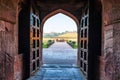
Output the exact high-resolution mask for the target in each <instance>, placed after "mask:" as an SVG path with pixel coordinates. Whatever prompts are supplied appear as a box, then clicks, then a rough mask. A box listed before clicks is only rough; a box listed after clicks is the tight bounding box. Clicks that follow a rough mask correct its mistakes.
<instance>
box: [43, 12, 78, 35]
mask: <svg viewBox="0 0 120 80" xmlns="http://www.w3.org/2000/svg"><path fill="white" fill-rule="evenodd" d="M43 29H44V33H50V32H65V31H77V26H76V23H75V21H74V20H73V19H72V18H70V17H68V16H66V15H64V14H62V13H58V14H56V15H54V16H52V17H50V18H49V19H48V20H47V21H46V22H45V24H44V28H43Z"/></svg>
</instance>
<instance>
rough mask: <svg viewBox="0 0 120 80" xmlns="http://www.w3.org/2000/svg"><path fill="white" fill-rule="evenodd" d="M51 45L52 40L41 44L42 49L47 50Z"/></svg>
mask: <svg viewBox="0 0 120 80" xmlns="http://www.w3.org/2000/svg"><path fill="white" fill-rule="evenodd" d="M53 43H54V41H53V40H48V42H44V43H43V45H42V47H43V48H48V47H50V45H52V44H53Z"/></svg>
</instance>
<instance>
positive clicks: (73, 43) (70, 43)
mask: <svg viewBox="0 0 120 80" xmlns="http://www.w3.org/2000/svg"><path fill="white" fill-rule="evenodd" d="M67 43H68V44H69V45H70V46H71V47H72V48H75V49H76V48H78V46H77V44H76V42H75V41H71V40H70V41H68V42H67Z"/></svg>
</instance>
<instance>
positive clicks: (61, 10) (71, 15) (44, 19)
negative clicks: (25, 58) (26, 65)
mask: <svg viewBox="0 0 120 80" xmlns="http://www.w3.org/2000/svg"><path fill="white" fill-rule="evenodd" d="M58 13H62V14H64V15H66V16H68V17H70V18H71V19H73V20H74V22H75V23H76V26H77V34H78V27H79V25H80V23H79V21H78V19H77V18H76V17H75V16H74V15H73V14H71V13H70V12H67V11H65V10H63V9H58V10H55V11H53V12H51V13H49V14H48V15H46V16H45V17H44V18H43V19H42V22H41V39H42V38H43V36H42V35H43V26H44V23H45V21H47V20H48V19H49V18H50V17H52V16H54V15H56V14H58ZM78 35H79V34H78ZM78 39H79V36H77V41H78ZM41 44H42V41H41ZM41 50H42V49H41ZM40 54H41V56H42V52H41V53H40ZM77 54H78V52H77ZM78 60H79V57H78V58H77V61H78Z"/></svg>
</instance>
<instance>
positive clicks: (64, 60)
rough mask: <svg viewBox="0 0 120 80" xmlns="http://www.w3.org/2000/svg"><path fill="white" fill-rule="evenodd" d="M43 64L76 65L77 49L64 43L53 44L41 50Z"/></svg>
mask: <svg viewBox="0 0 120 80" xmlns="http://www.w3.org/2000/svg"><path fill="white" fill-rule="evenodd" d="M42 57H43V64H77V49H73V48H72V47H71V46H69V45H68V44H67V43H66V42H55V43H54V44H53V45H51V46H50V47H49V48H47V49H43V56H42Z"/></svg>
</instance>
